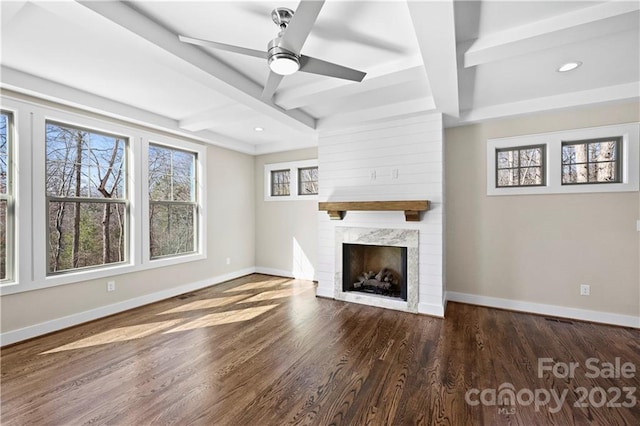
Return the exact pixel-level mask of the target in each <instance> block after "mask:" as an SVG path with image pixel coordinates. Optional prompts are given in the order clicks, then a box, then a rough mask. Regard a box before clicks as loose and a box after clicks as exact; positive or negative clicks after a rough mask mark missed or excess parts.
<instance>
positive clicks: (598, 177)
mask: <svg viewBox="0 0 640 426" xmlns="http://www.w3.org/2000/svg"><path fill="white" fill-rule="evenodd" d="M621 145H622V138H620V137H615V138H603V139H590V140H582V141H569V142H562V184H563V185H580V184H590V183H620V182H622V179H621V173H620V164H621V161H620V157H621V152H620V147H621Z"/></svg>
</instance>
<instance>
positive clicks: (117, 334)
mask: <svg viewBox="0 0 640 426" xmlns="http://www.w3.org/2000/svg"><path fill="white" fill-rule="evenodd" d="M182 321H183V320H169V321H161V322H152V323H147V324H139V325H130V326H127V327H119V328H114V329H112V330H108V331H104V332H102V333H98V334H96V335H93V336H89V337H87V338H84V339H80V340H76V341H75V342H72V343H69V344H67V345H63V346H59V347H57V348H55V349H51V350H49V351H46V352H42V353H41V354H40V355H44V354H52V353H56V352H62V351H69V350H73V349H82V348H88V347H91V346H98V345H106V344H109V343H116V342H126V341H127V340H133V339H140V338H142V337H146V336H149V335H151V334H154V333H157V332H158V331H162V330H164V329H167V328H169V327H173V326H175V325H176V324H178V323H180V322H182Z"/></svg>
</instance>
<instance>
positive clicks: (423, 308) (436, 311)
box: [418, 303, 445, 318]
mask: <svg viewBox="0 0 640 426" xmlns="http://www.w3.org/2000/svg"><path fill="white" fill-rule="evenodd" d="M444 311H445V304H442V305H436V304H433V303H418V313H419V314H424V315H429V316H432V317H438V318H444Z"/></svg>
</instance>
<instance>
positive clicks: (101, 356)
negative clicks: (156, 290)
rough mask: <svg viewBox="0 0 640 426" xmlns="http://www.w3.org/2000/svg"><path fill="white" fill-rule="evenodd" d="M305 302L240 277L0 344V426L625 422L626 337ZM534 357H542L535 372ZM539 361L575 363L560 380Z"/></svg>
mask: <svg viewBox="0 0 640 426" xmlns="http://www.w3.org/2000/svg"><path fill="white" fill-rule="evenodd" d="M314 294H315V292H314V286H313V284H312V283H310V282H307V281H296V280H289V279H284V278H276V277H269V276H264V275H251V276H248V277H244V278H241V279H238V280H234V281H230V282H227V283H224V284H221V285H218V286H214V287H210V288H207V289H204V290H201V291H198V292H195V293H193V294H191V295H186V296H187V297H184V296H183V297H176V298H172V299H169V300H166V301H162V302H159V303H155V304H152V305H148V306H145V307H142V308H138V309H135V310H131V311H128V312H125V313H122V314H119V315H114V316H111V317H108V318H105V319H102V320H98V321H94V322H92V323H88V324H84V325H80V326H77V327H74V328H71V329H67V330H63V331H60V332H57V333H54V334H50V335H47V336H43V337H40V338H37V339H33V340H30V341H27V342H23V343H19V344H16V345H13V346H10V347H7V348H4V349H2V351H1V353H0V356H1V362H2V365H1V368H2V370H1V382H0V385H1V389H0V391H1V396H2V405H1V409H2V412H1V417H0V421H1V423H2V425H80V424H109V425H150V424H154V425H165V424H179V425H189V424H201V425H233V426H237V425H289V424H295V425H298V424H309V425H330V424H335V425H414V424H420V425H431V424H444V425H466V424H469V425H483V424H485V425H526V426H531V425H546V424H550V425H552V424H555V425H571V424H578V425H587V424H597V425H637V424H639V423H640V420H639V419H640V405H639V404H638V402H637V399H638V398H639V397H640V391H638V390H637V389H638V388H640V371H639V370H640V331H638V330H633V329H625V328H618V327H608V326H603V325H594V324H588V323H581V322H570V321H565V320H561V321H557V320H556V321H551V320H549V319H545V318H544V317H540V316H534V315H528V314H521V313H514V312H507V311H500V310H494V309H487V308H482V307H475V306H470V305H464V304H457V303H450V304H449V306H448V308H447V319H446V320H441V319H437V318H430V317H427V316H420V315H414V314H406V313H401V312H395V311H390V310H384V309H379V308H373V307H368V306H361V305H355V304H349V303H343V302H338V301H333V300H326V299H319V298H316V297H315V296H314ZM541 358H550V359H551V360H553V361H551V360H547V361H545V365H546V366H548V367H549V368H550V369H549V370H545V371H543V372H542V373H543V374H541V375H540V377H539V374H538V369H539V368H538V362H539V361H538V360H539V359H541ZM590 359H591V360H590ZM594 359H596V361H594ZM616 359H617V360H618V361H619V362H618V364H621V365H623V366H622V367H621V368H620V369H619V370H618V371H617V373H618V377H617V378H616V377H608V376H610V375H615V373H616V371H614V370H613V369H611V368H608V367H609V365H608V364H605V363H612V364H615V363H616ZM554 362H564V363H570V362H575V363H578V364H579V365H578V366H577V367H576V368H575V369H574V374H573V377H570V376H569V377H565V378H563V377H560V376H563V375H564V370H562V369H560V367H559V366H558V367H556V370H555V373H556V374H555V375H554V374H553V373H554V370H553V369H551V367H553V365H554ZM624 363H627V365H626V367H624ZM630 363H631V364H633V366H634V368H635V372H633V373H631V372H630V369H631V367H630V365H631V364H630ZM596 366H597V367H598V369H597V370H596ZM596 373H597V374H596ZM623 373H624V374H623ZM592 375H596V376H598V377H595V378H590V377H589V376H592ZM623 375H626V376H629V377H622V376H623ZM511 385H512V387H511V388H510V389H511V390H512V393H513V395H515V398H512V399H511V400H509V399H506V400H505V399H504V398H502V396H504V395H507V396H508V390H507V391H505V389H506V388H509V386H511ZM624 388H626V389H624ZM492 389H493V390H495V391H492ZM617 389H619V393H618V390H617ZM630 389H633V391H631V390H630ZM498 390H499V391H502V392H501V395H500V396H501V398H499V399H500V401H502V402H503V405H496V404H498V401H497V400H496V401H494V398H493V395H494V394H495V393H497V391H498ZM552 392H555V395H562V394H563V392H564V395H565V397H566V399H565V400H564V401H563V402H562V403H557V402H556V401H555V399H554V398H553V395H552ZM465 395H467V396H468V397H467V398H466V397H465ZM546 396H548V397H549V398H550V399H549V402H547V403H544V404H543V403H542V402H544V400H545V399H546ZM581 397H584V398H582V399H581ZM532 398H533V400H537V401H538V405H537V406H536V405H535V404H533V403H532ZM466 400H469V401H471V404H469V403H467V401H466ZM510 402H512V403H513V405H510ZM581 402H584V403H586V406H584V407H581V406H575V405H576V404H577V405H580V403H581ZM601 405H604V406H601ZM607 405H609V406H607ZM625 405H627V406H625Z"/></svg>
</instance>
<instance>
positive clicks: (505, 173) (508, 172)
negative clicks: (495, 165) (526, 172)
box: [498, 169, 519, 186]
mask: <svg viewBox="0 0 640 426" xmlns="http://www.w3.org/2000/svg"><path fill="white" fill-rule="evenodd" d="M518 184H519V182H518V169H505V170H498V186H517V185H518Z"/></svg>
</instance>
